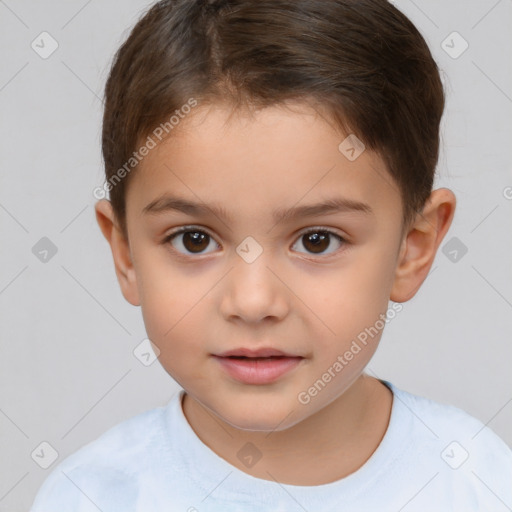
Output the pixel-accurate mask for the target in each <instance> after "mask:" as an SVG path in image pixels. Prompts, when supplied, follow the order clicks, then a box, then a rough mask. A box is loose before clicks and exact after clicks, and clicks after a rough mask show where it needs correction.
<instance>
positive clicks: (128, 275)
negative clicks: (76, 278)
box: [94, 199, 140, 306]
mask: <svg viewBox="0 0 512 512" xmlns="http://www.w3.org/2000/svg"><path fill="white" fill-rule="evenodd" d="M94 209H95V211H96V220H97V221H98V225H99V227H100V229H101V232H102V233H103V236H104V237H105V238H106V239H107V242H108V243H109V244H110V248H111V250H112V256H113V258H114V265H115V269H116V275H117V280H118V281H119V285H120V286H121V291H122V293H123V296H124V298H125V299H126V300H127V301H128V302H129V303H130V304H132V305H133V306H140V301H139V292H138V288H137V279H136V274H135V269H134V267H133V262H132V256H131V253H130V246H129V244H128V240H127V239H126V238H125V236H124V235H123V233H122V231H121V229H120V228H119V225H118V223H117V220H116V218H115V216H114V210H113V209H112V204H111V203H110V201H108V200H107V199H101V200H100V201H98V202H97V203H96V205H95V207H94Z"/></svg>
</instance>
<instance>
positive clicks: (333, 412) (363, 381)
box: [182, 374, 392, 485]
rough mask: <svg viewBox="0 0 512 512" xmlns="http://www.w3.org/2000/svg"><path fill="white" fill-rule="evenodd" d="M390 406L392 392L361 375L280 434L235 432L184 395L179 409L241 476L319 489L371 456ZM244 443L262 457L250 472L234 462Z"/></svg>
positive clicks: (388, 414)
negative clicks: (332, 397)
mask: <svg viewBox="0 0 512 512" xmlns="http://www.w3.org/2000/svg"><path fill="white" fill-rule="evenodd" d="M391 405H392V393H391V391H390V390H389V389H388V388H387V387H386V386H385V385H384V384H382V383H381V382H380V381H378V380H377V379H374V378H373V377H369V376H367V375H365V374H362V375H361V376H360V377H359V378H358V379H357V380H356V381H355V382H354V383H353V384H352V385H351V386H350V388H349V389H348V390H347V391H345V392H344V393H343V394H342V395H341V396H340V397H338V398H337V399H336V400H334V401H333V402H331V403H330V404H328V405H327V406H325V407H324V408H323V409H321V410H320V411H318V412H317V413H315V414H313V415H312V416H310V417H308V418H306V419H305V420H303V421H301V422H300V423H298V424H296V425H294V426H293V427H290V428H288V429H286V430H281V431H273V432H258V431H247V430H241V429H237V428H235V427H233V426H232V425H230V424H228V423H226V422H224V421H222V420H221V419H220V418H218V417H214V416H213V415H212V413H211V412H209V411H207V410H206V409H205V408H204V407H203V406H202V405H201V404H200V403H199V402H198V401H197V400H195V399H194V398H193V397H191V396H190V395H188V394H186V395H185V397H184V399H183V404H182V407H183V412H184V414H185V417H186V418H187V421H188V423H189V424H190V426H191V427H192V429H193V430H194V431H195V433H196V435H197V436H198V437H199V439H200V440H201V441H202V442H203V443H204V444H206V445H207V446H208V447H209V448H210V449H211V450H213V451H214V452H215V453H216V454H217V455H219V456H220V457H222V458H223V459H225V460H226V461H227V462H229V463H230V464H231V465H233V466H235V467H237V468H238V469H240V470H241V471H243V472H245V473H248V474H250V475H251V476H254V477H256V478H262V479H265V480H270V479H275V480H277V481H278V482H281V483H284V484H291V485H322V484H326V483H330V482H333V481H335V480H339V479H340V478H344V477H345V476H348V475H349V474H351V473H353V472H354V471H357V469H359V468H360V467H361V466H362V465H363V464H364V463H365V462H366V461H367V460H368V459H369V458H370V457H371V455H372V454H373V452H374V451H375V450H376V449H377V447H378V445H379V444H380V442H381V441H382V438H383V437H384V434H385V432H386V429H387V426H388V423H389V417H390V413H391ZM248 442H250V443H253V444H254V445H256V446H258V447H261V449H262V451H263V452H264V454H265V455H264V457H263V458H262V459H261V460H260V461H259V462H258V463H257V464H255V465H254V466H252V467H251V468H248V467H246V466H245V465H244V464H242V463H241V461H240V460H239V459H238V457H237V452H238V450H239V449H240V447H241V446H243V445H244V444H245V443H248Z"/></svg>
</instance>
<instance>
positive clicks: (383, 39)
mask: <svg viewBox="0 0 512 512" xmlns="http://www.w3.org/2000/svg"><path fill="white" fill-rule="evenodd" d="M190 98H195V99H196V100H197V101H198V102H199V104H206V105H208V104H213V103H214V102H218V101H223V102H226V101H227V102H228V103H230V104H232V105H233V106H234V107H235V108H238V107H241V106H242V105H244V106H252V107H253V108H254V107H255V108H264V107H267V106H273V105H279V104H284V103H285V102H288V101H289V100H291V101H301V102H306V103H309V104H311V105H314V106H316V107H317V110H320V109H322V110H324V111H326V112H328V113H329V114H330V115H331V119H332V120H334V122H335V123H336V125H337V126H338V127H339V128H341V129H342V131H343V132H344V133H346V134H349V133H353V134H355V135H356V136H357V137H358V138H359V139H360V140H361V141H363V143H364V144H365V145H366V147H367V148H369V149H371V150H375V151H377V152H378V153H379V154H380V155H381V157H382V158H383V159H384V161H385V163H386V166H387V168H388V171H389V174H390V175H391V176H392V177H393V179H394V180H395V182H396V183H397V184H398V186H399V188H400V191H401V197H402V201H403V205H404V207H403V221H404V225H405V224H407V223H408V222H410V221H411V220H412V219H413V218H414V216H415V213H416V212H418V211H420V210H421V209H422V207H423V206H424V204H425V201H426V199H427V198H428V196H429V195H430V193H431V191H432V187H433V181H434V174H435V168H436V165H437V160H438V153H439V125H440V121H441V117H442V114H443V109H444V100H445V98H444V91H443V86H442V82H441V79H440V76H439V70H438V67H437V65H436V63H435V61H434V59H433V58H432V55H431V53H430V50H429V48H428V46H427V43H426V42H425V40H424V39H423V37H422V36H421V34H420V33H419V31H418V30H417V29H416V27H415V26H414V25H413V23H412V22H411V21H410V20H409V19H408V18H407V17H406V16H405V15H404V14H402V13H401V12H400V11H399V10H398V9H397V8H395V7H394V6H393V5H392V4H390V3H389V2H387V1H386V0H163V1H160V2H158V3H156V4H154V5H153V6H152V7H151V8H150V9H149V10H148V12H147V13H146V14H145V15H144V16H143V17H142V18H141V19H140V20H139V21H138V23H137V24H136V25H135V27H134V28H133V29H132V31H131V33H130V35H129V37H128V38H127V40H126V41H125V42H124V44H123V45H122V46H121V47H120V48H119V50H118V52H117V54H116V55H115V58H114V62H113V64H112V68H111V70H110V75H109V77H108V80H107V84H106V88H105V111H104V117H103V133H102V150H103V158H104V162H105V174H106V178H107V182H108V181H109V180H112V177H114V175H115V174H116V172H118V171H119V170H120V168H121V167H122V166H123V164H125V163H126V162H127V161H128V160H129V159H130V158H131V157H132V155H133V152H134V150H135V149H137V145H138V144H140V141H141V140H143V139H144V138H145V137H147V136H148V134H150V133H151V132H152V130H154V128H155V126H158V124H159V123H162V122H163V121H164V120H166V119H169V116H171V115H172V113H173V112H175V111H177V110H178V109H180V108H181V107H182V106H183V105H185V104H187V103H188V102H190ZM340 142H341V140H340ZM125 168H126V166H125ZM134 168H135V167H134ZM124 174H126V173H123V175H124ZM128 182H129V176H126V178H125V179H122V180H118V183H116V184H115V186H113V187H112V188H111V189H110V190H109V191H110V201H111V203H112V206H113V210H114V213H115V216H116V219H117V220H118V222H119V223H120V226H121V227H122V229H123V232H124V233H125V235H126V233H127V231H126V219H125V216H126V204H125V192H126V187H127V184H128Z"/></svg>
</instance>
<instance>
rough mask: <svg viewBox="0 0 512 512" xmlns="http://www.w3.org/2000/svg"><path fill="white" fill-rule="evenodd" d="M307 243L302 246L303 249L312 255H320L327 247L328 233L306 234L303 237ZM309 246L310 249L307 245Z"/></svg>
mask: <svg viewBox="0 0 512 512" xmlns="http://www.w3.org/2000/svg"><path fill="white" fill-rule="evenodd" d="M304 237H305V240H306V242H307V243H305V244H304V247H306V249H307V250H308V251H311V252H313V253H321V252H324V251H325V250H326V249H327V248H328V247H329V233H326V232H322V231H318V232H315V233H308V234H306V235H304ZM308 244H311V247H312V249H311V247H308V246H307V245H308Z"/></svg>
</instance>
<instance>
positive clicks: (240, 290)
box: [220, 251, 292, 324]
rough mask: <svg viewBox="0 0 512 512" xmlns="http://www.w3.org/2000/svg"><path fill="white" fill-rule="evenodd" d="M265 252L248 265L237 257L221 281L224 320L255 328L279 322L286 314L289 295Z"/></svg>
mask: <svg viewBox="0 0 512 512" xmlns="http://www.w3.org/2000/svg"><path fill="white" fill-rule="evenodd" d="M273 266H275V265H273V263H272V261H271V259H270V258H268V257H267V255H266V253H265V251H264V252H263V253H262V254H261V255H260V256H259V257H258V258H257V259H256V260H255V261H253V262H251V263H248V262H246V261H245V260H244V259H242V258H241V257H240V256H238V255H237V254H236V255H235V256H234V267H233V268H232V270H231V271H230V272H229V273H228V275H227V276H226V278H225V279H224V280H223V282H224V288H223V290H222V298H221V304H220V311H221V314H222V315H223V317H224V318H225V319H226V320H231V321H232V320H239V321H243V322H245V323H251V324H259V323H261V322H262V321H263V320H266V321H269V320H271V321H279V320H283V319H284V318H285V317H286V316H287V315H288V313H289V311H290V300H291V295H292V293H291V291H290V290H289V289H288V288H287V286H286V284H285V283H286V279H283V277H282V276H280V275H279V271H278V270H276V269H275V268H273Z"/></svg>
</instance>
